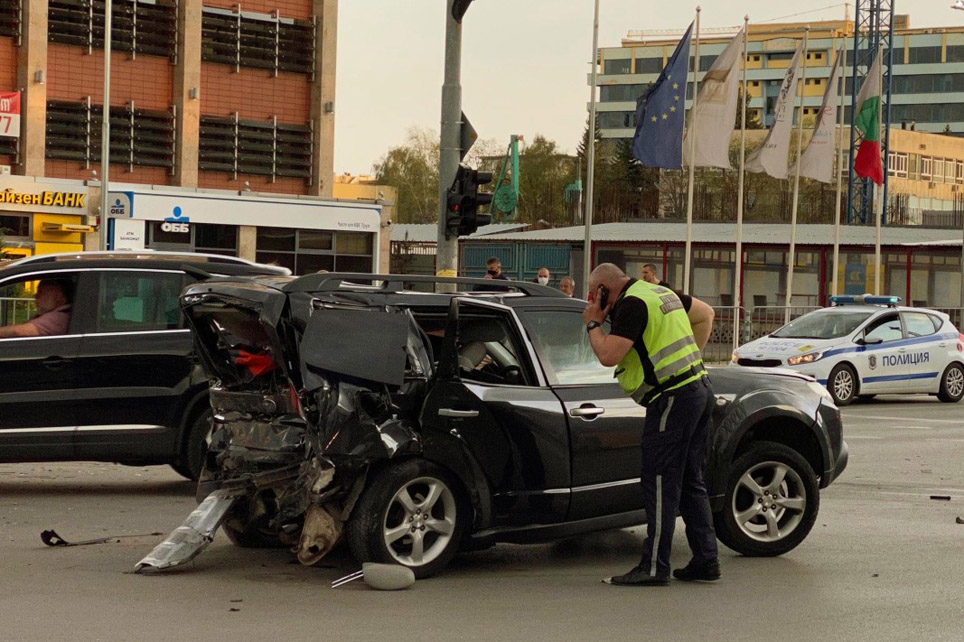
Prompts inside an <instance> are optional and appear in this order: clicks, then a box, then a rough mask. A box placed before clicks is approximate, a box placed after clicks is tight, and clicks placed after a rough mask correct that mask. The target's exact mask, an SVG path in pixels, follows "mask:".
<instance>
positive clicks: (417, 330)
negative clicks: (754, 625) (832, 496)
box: [138, 274, 847, 577]
mask: <svg viewBox="0 0 964 642" xmlns="http://www.w3.org/2000/svg"><path fill="white" fill-rule="evenodd" d="M412 282H418V283H419V284H421V285H425V284H435V283H439V282H445V283H451V284H456V285H458V286H460V287H464V288H472V287H473V286H474V285H477V284H481V283H484V282H483V281H482V280H471V279H460V280H443V279H436V278H433V277H401V276H400V277H384V276H383V277H373V276H371V275H359V274H353V275H337V274H321V275H311V276H305V277H301V278H298V279H292V278H289V277H254V278H232V279H220V280H217V281H211V282H206V283H201V284H196V285H193V286H191V287H188V288H187V289H186V290H185V291H184V294H183V296H182V302H183V305H184V310H185V312H186V315H187V318H188V321H189V323H190V325H191V327H192V328H193V330H194V332H195V334H196V336H197V342H198V350H199V355H200V356H201V358H202V360H203V362H204V364H205V367H206V368H207V370H208V372H209V374H210V375H211V377H212V381H213V383H212V388H211V404H212V407H213V409H214V413H215V414H214V427H213V429H212V433H211V438H210V448H209V451H208V453H207V456H206V458H205V470H204V472H203V474H202V477H201V482H200V483H199V485H198V499H199V501H201V505H200V507H199V508H198V509H197V510H196V511H195V513H194V514H192V515H191V516H190V517H189V519H188V521H187V522H186V523H185V524H184V526H182V527H181V528H179V529H177V530H176V531H175V532H174V533H172V535H171V536H170V537H169V538H168V539H167V540H166V541H165V542H164V543H162V544H161V545H159V546H158V547H157V548H156V549H155V550H154V551H153V552H152V553H151V554H150V555H148V556H147V557H146V558H144V559H143V560H142V561H141V562H140V564H139V565H138V568H141V569H155V570H156V569H163V568H168V567H172V566H177V565H178V564H182V563H184V562H186V561H187V560H189V559H191V558H193V557H194V556H195V555H197V554H198V553H199V552H200V551H201V550H202V549H203V548H204V546H206V545H207V543H208V542H210V540H211V537H212V536H213V534H214V532H215V531H216V530H217V528H218V527H219V525H221V524H223V526H224V529H225V531H226V533H227V535H228V536H229V537H230V538H231V540H232V541H234V542H235V543H236V544H238V545H240V546H271V545H278V544H285V545H288V546H292V547H293V548H294V549H295V550H296V551H297V555H298V559H299V560H301V561H302V562H303V563H306V564H312V563H315V562H317V561H319V560H320V559H322V558H323V557H324V555H325V554H326V553H327V552H328V551H329V550H330V549H331V548H332V547H333V546H334V545H335V543H336V542H337V541H339V540H340V539H342V537H344V538H345V539H346V540H347V542H348V545H349V547H350V548H351V551H352V553H353V554H354V555H355V557H356V558H357V559H358V560H359V561H360V562H367V561H378V562H389V563H397V564H402V565H405V566H408V567H410V568H411V569H412V570H413V571H414V573H415V574H416V576H419V577H425V576H428V575H432V574H433V573H436V572H438V571H439V570H441V569H442V568H443V567H444V566H445V565H446V564H447V563H448V562H449V560H450V559H451V558H452V556H453V555H455V553H456V552H457V551H458V550H459V549H460V548H477V547H481V546H485V545H488V544H491V543H494V542H530V541H542V540H547V539H552V538H558V537H565V536H571V535H574V534H577V533H584V532H588V531H593V530H600V529H612V528H622V527H628V526H634V525H638V524H641V523H643V522H644V521H645V517H644V511H643V509H642V489H641V487H640V484H639V475H640V466H641V452H640V438H641V433H642V429H643V424H644V419H643V417H644V416H645V412H646V411H645V409H644V408H641V407H639V406H637V405H636V404H635V403H634V402H633V401H632V400H631V399H630V398H628V397H627V396H626V395H625V394H624V393H623V392H622V390H620V388H619V386H618V384H617V383H616V382H615V380H614V378H613V369H612V368H606V367H603V366H602V365H600V364H599V362H598V360H597V359H596V357H595V354H594V353H593V351H592V348H591V346H590V345H589V342H588V338H587V333H586V330H585V324H584V322H583V319H582V312H583V309H584V307H585V305H586V302H585V301H580V300H576V299H570V298H568V297H566V296H565V295H563V294H561V293H560V292H558V291H556V290H552V289H549V288H545V287H542V286H540V285H534V284H529V283H519V282H510V281H506V282H504V283H505V284H506V285H507V286H509V287H510V288H511V289H512V291H510V292H484V293H469V292H462V293H454V294H435V293H426V292H412V291H409V290H408V289H407V288H408V287H410V286H411V284H412ZM710 376H711V379H712V380H713V385H714V388H715V390H716V393H717V403H716V408H715V413H714V418H713V428H712V430H711V431H710V436H709V442H710V443H709V455H708V461H707V483H708V488H709V494H710V497H711V504H712V507H713V511H714V515H715V520H716V525H717V533H718V536H719V538H720V539H721V541H722V542H723V543H724V544H726V545H727V546H729V547H731V548H733V549H734V550H736V551H739V552H741V553H743V554H746V555H760V556H769V555H780V554H782V553H785V552H787V551H789V550H792V549H793V548H794V547H796V546H797V545H799V544H800V543H801V542H802V541H803V540H804V539H805V538H806V536H807V534H808V533H809V532H810V529H811V528H812V526H813V524H814V521H815V520H816V517H817V512H818V507H819V501H820V489H821V488H824V487H826V486H827V485H828V484H830V483H831V482H832V481H833V480H834V479H836V478H837V477H838V476H839V475H840V474H841V472H842V471H843V470H844V468H845V466H846V464H847V445H846V443H845V442H844V440H843V429H842V426H841V422H840V413H839V411H838V409H837V408H836V407H835V406H834V405H833V403H832V401H831V400H830V397H829V395H828V394H827V392H826V390H825V389H824V388H823V387H821V386H819V385H817V384H816V383H815V382H813V381H812V380H811V379H809V378H808V377H804V376H801V375H797V374H795V373H791V372H772V373H771V372H768V371H766V370H764V369H757V370H753V371H750V370H741V371H736V370H735V369H731V368H717V369H713V370H712V371H711V375H710Z"/></svg>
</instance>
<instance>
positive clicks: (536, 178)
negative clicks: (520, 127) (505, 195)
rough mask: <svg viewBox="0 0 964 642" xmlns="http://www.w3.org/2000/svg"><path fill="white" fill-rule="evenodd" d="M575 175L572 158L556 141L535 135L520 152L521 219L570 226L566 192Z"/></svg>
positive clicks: (529, 221)
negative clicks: (561, 149)
mask: <svg viewBox="0 0 964 642" xmlns="http://www.w3.org/2000/svg"><path fill="white" fill-rule="evenodd" d="M575 176H576V172H575V166H574V163H573V159H572V158H571V157H570V156H567V155H566V154H563V153H562V152H561V151H560V150H559V146H558V144H557V143H556V142H555V141H552V140H549V139H547V138H546V137H544V136H542V135H541V134H536V135H535V138H533V139H532V143H530V144H529V145H527V146H526V148H525V149H524V150H523V151H522V153H521V154H520V155H519V210H518V211H519V220H520V221H523V222H526V223H538V222H540V221H542V222H544V224H545V223H547V224H549V225H552V226H561V225H568V224H569V223H570V221H569V220H568V216H567V213H566V202H565V198H564V192H565V189H566V185H568V184H569V183H571V182H572V181H573V180H575Z"/></svg>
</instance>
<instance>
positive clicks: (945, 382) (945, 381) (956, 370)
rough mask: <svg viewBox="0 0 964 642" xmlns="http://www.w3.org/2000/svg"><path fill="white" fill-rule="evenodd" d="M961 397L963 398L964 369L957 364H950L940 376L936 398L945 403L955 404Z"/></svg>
mask: <svg viewBox="0 0 964 642" xmlns="http://www.w3.org/2000/svg"><path fill="white" fill-rule="evenodd" d="M961 397H964V368H962V367H961V364H959V363H952V364H951V365H949V366H947V368H945V369H944V374H943V375H941V389H940V392H938V393H937V398H938V399H940V400H941V401H943V402H945V403H957V402H958V401H960V400H961Z"/></svg>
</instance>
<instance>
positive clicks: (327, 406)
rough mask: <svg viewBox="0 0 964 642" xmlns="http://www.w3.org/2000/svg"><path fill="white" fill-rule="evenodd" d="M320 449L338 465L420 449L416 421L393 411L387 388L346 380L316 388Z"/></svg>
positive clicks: (367, 460)
mask: <svg viewBox="0 0 964 642" xmlns="http://www.w3.org/2000/svg"><path fill="white" fill-rule="evenodd" d="M315 400H316V402H317V406H318V423H319V430H320V431H321V433H320V435H319V436H320V438H321V443H320V444H319V451H320V452H322V453H324V454H325V455H326V456H327V457H329V458H330V459H331V460H332V461H333V462H334V463H335V465H336V466H339V465H343V464H346V463H348V464H355V465H365V464H370V463H371V462H373V461H378V460H381V459H389V458H392V457H396V456H398V455H400V454H408V453H417V452H421V443H420V438H419V435H418V432H417V430H416V424H415V423H414V422H413V421H411V420H408V419H406V418H403V417H399V416H397V415H396V414H395V413H394V409H393V407H392V400H391V397H390V396H389V394H388V391H387V390H382V391H377V392H376V391H373V390H372V389H370V388H368V387H365V386H360V385H357V384H354V383H348V382H345V381H342V382H338V383H336V384H334V385H331V386H328V387H326V388H323V389H321V390H318V391H316V393H315Z"/></svg>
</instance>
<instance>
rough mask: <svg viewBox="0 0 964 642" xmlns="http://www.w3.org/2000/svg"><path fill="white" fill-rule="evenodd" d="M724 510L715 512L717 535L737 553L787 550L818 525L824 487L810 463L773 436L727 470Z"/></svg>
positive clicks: (768, 554) (755, 554)
mask: <svg viewBox="0 0 964 642" xmlns="http://www.w3.org/2000/svg"><path fill="white" fill-rule="evenodd" d="M724 498H725V499H724V505H723V508H722V510H720V511H719V512H718V513H715V514H714V515H713V521H714V523H715V525H716V535H717V537H719V539H720V541H721V542H723V543H724V544H726V545H727V546H728V547H730V548H732V549H733V550H734V551H736V552H737V553H740V554H742V555H747V556H751V557H772V556H774V555H783V554H784V553H786V552H788V551H791V550H793V549H794V548H796V547H797V546H798V545H799V544H800V543H801V542H802V541H803V540H804V539H806V537H807V535H808V534H809V533H810V530H811V529H812V528H813V525H814V523H815V522H816V520H817V512H818V511H819V509H820V489H819V482H818V481H817V476H816V474H815V473H814V472H813V468H812V467H811V465H810V463H809V462H808V461H807V460H806V459H804V458H803V456H802V455H800V453H798V452H797V451H796V450H794V449H793V448H790V447H789V446H786V445H785V444H781V443H776V442H772V441H759V442H755V443H752V444H750V445H749V446H748V447H747V449H746V450H745V451H744V452H743V454H741V455H740V456H739V457H737V458H736V460H735V461H734V462H733V464H732V466H730V468H729V470H728V471H727V481H726V488H725V493H724Z"/></svg>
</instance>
